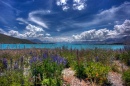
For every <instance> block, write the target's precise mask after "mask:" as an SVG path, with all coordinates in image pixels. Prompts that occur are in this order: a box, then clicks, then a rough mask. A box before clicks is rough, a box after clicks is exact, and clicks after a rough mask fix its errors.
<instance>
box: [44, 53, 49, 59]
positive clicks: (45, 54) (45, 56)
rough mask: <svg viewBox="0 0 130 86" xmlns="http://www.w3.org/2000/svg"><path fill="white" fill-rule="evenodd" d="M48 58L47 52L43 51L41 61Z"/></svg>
mask: <svg viewBox="0 0 130 86" xmlns="http://www.w3.org/2000/svg"><path fill="white" fill-rule="evenodd" d="M47 57H48V51H45V53H44V54H43V59H46V58H47Z"/></svg>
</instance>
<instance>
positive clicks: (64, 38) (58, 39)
mask: <svg viewBox="0 0 130 86" xmlns="http://www.w3.org/2000/svg"><path fill="white" fill-rule="evenodd" d="M41 40H44V41H49V42H72V41H74V40H73V38H72V37H70V36H61V37H60V36H58V37H57V36H56V37H44V38H42V39H41Z"/></svg>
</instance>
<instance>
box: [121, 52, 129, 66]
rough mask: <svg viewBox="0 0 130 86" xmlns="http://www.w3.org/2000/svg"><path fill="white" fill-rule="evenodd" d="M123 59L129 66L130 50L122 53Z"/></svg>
mask: <svg viewBox="0 0 130 86" xmlns="http://www.w3.org/2000/svg"><path fill="white" fill-rule="evenodd" d="M120 58H121V60H122V61H123V62H124V63H125V64H126V65H128V66H130V51H127V52H123V53H122V54H120Z"/></svg>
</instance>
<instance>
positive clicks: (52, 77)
mask: <svg viewBox="0 0 130 86" xmlns="http://www.w3.org/2000/svg"><path fill="white" fill-rule="evenodd" d="M63 67H64V66H63V65H62V64H57V63H55V62H52V61H51V60H50V59H49V58H48V59H45V60H44V61H43V62H41V63H39V62H38V63H35V64H33V65H32V66H31V71H32V74H33V75H35V76H37V75H38V74H40V77H41V80H42V81H39V82H38V83H42V84H44V85H47V86H61V84H62V83H61V82H62V80H61V71H62V70H63ZM34 69H35V70H34ZM37 81H38V80H37ZM55 84H56V85H55ZM59 84H60V85H59Z"/></svg>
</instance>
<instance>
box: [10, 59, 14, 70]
mask: <svg viewBox="0 0 130 86" xmlns="http://www.w3.org/2000/svg"><path fill="white" fill-rule="evenodd" d="M12 64H13V59H12V58H10V67H11V69H12Z"/></svg>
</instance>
